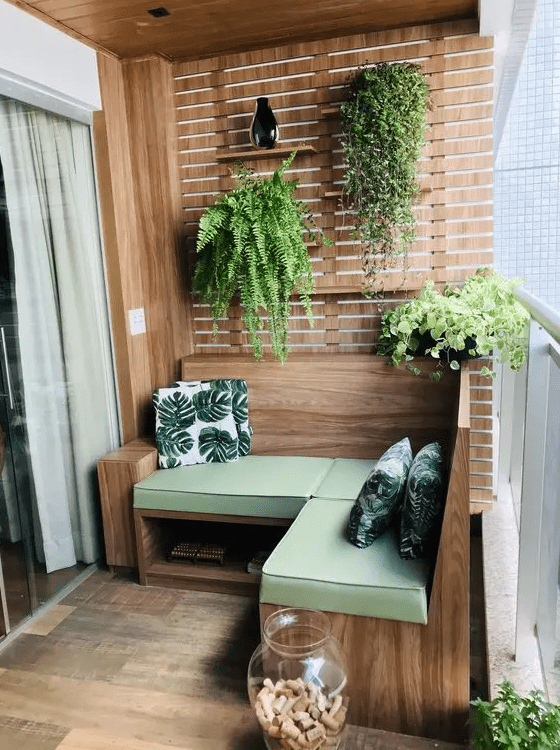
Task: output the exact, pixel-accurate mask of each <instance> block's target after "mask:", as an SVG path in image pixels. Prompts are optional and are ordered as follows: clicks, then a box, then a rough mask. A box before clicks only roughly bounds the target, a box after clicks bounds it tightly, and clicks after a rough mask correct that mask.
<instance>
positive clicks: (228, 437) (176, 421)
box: [153, 387, 239, 469]
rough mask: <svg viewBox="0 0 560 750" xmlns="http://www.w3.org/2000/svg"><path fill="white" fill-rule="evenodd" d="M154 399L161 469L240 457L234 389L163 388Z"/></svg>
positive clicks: (155, 394)
mask: <svg viewBox="0 0 560 750" xmlns="http://www.w3.org/2000/svg"><path fill="white" fill-rule="evenodd" d="M153 402H154V407H155V410H156V445H157V449H158V462H159V466H160V468H162V469H170V468H174V467H175V466H190V465H192V464H200V463H212V462H224V461H235V460H237V459H238V458H239V448H238V445H239V441H238V438H237V428H236V425H235V420H234V418H233V413H232V394H231V392H228V391H225V390H211V389H207V390H202V389H200V390H198V389H197V388H196V387H194V388H193V389H186V388H160V389H159V390H157V391H155V393H154V396H153Z"/></svg>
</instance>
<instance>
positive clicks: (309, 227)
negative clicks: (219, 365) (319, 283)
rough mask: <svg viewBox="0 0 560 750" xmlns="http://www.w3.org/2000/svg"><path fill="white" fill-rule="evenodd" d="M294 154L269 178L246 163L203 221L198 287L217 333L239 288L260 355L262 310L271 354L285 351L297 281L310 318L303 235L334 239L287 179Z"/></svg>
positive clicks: (323, 240) (246, 321)
mask: <svg viewBox="0 0 560 750" xmlns="http://www.w3.org/2000/svg"><path fill="white" fill-rule="evenodd" d="M295 155H296V151H293V152H292V154H291V155H290V156H289V157H288V158H287V159H286V160H285V161H284V162H283V163H282V165H281V166H280V167H279V168H278V169H277V170H276V171H275V172H274V173H273V175H272V177H270V178H265V177H262V176H259V175H257V174H255V173H254V172H253V170H250V169H247V168H245V167H242V168H241V169H240V170H239V172H238V174H237V187H235V188H234V189H233V190H232V191H231V192H229V193H225V194H224V195H221V196H220V197H219V198H218V200H217V201H216V203H215V204H214V205H212V206H209V207H208V208H207V209H206V211H205V212H204V214H203V215H202V217H201V219H200V223H199V229H198V237H197V262H196V266H195V272H194V279H193V291H194V292H195V293H197V294H198V295H199V296H200V298H201V300H202V301H203V302H206V303H207V304H208V305H209V306H210V310H211V312H212V318H213V321H214V323H213V332H214V334H215V333H217V331H218V321H219V319H220V318H222V317H224V316H226V315H227V312H228V308H229V305H230V303H231V301H232V298H233V297H234V296H235V295H238V296H239V301H240V303H241V305H242V307H243V313H242V320H243V323H244V325H245V328H246V330H247V332H248V334H249V340H250V342H251V344H252V346H253V352H254V355H255V357H256V359H260V358H261V357H262V353H263V352H262V339H261V332H262V331H263V329H264V321H263V313H266V317H267V325H268V332H269V334H270V338H271V345H272V353H273V356H274V357H275V358H276V359H279V360H280V361H281V362H284V360H285V359H286V357H287V355H288V323H289V317H290V296H291V294H292V293H293V291H294V289H296V290H297V292H298V293H299V298H300V301H301V304H302V305H303V308H304V310H305V312H306V314H307V317H308V319H309V322H310V324H311V325H313V316H312V311H311V295H312V293H313V290H314V288H315V284H314V280H313V276H312V269H311V260H310V258H309V254H308V251H307V247H306V245H305V239H306V238H309V239H310V240H312V241H315V242H318V243H324V244H332V243H331V242H330V240H328V239H327V238H326V237H325V236H324V235H323V232H322V231H321V230H320V229H319V228H318V227H316V225H315V223H314V221H313V217H312V215H311V213H310V212H309V209H308V207H307V206H306V204H305V203H303V202H302V201H300V200H298V199H297V198H296V197H295V196H294V192H295V190H296V188H297V186H298V184H299V183H298V181H297V180H284V179H283V175H284V173H285V172H286V170H287V169H288V168H289V166H290V164H291V163H292V161H293V160H294V157H295Z"/></svg>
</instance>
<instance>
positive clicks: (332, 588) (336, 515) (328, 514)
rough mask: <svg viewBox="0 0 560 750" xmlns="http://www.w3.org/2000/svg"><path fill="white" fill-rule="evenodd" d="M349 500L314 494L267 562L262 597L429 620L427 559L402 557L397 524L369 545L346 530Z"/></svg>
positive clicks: (352, 612)
mask: <svg viewBox="0 0 560 750" xmlns="http://www.w3.org/2000/svg"><path fill="white" fill-rule="evenodd" d="M351 506H352V501H351V500H340V499H329V498H314V499H312V500H310V501H309V502H308V503H307V504H306V505H305V506H304V508H303V509H302V510H301V512H300V514H299V515H298V517H297V518H296V520H295V521H294V522H293V524H292V525H291V526H290V528H289V530H288V531H287V533H286V534H285V535H284V537H283V538H282V539H281V541H280V542H279V544H278V545H277V546H276V548H275V549H274V551H273V552H272V554H271V555H270V557H269V558H268V560H267V561H266V563H265V565H264V567H263V574H262V579H261V588H260V601H261V602H263V603H270V604H280V605H285V606H287V607H307V608H312V609H320V610H323V611H326V612H342V613H345V614H350V615H362V616H365V617H381V618H386V619H391V620H403V621H407V622H418V623H426V622H427V618H428V593H427V591H428V583H429V577H430V570H429V563H428V561H426V560H402V559H401V558H400V557H399V552H398V540H397V537H396V533H395V531H394V530H393V529H389V530H388V531H387V532H386V533H385V534H383V535H382V536H380V537H378V538H377V539H376V540H375V541H374V542H373V543H372V544H371V545H370V546H369V547H368V548H367V549H358V548H357V547H355V546H354V545H353V544H350V542H349V541H348V538H347V535H346V529H347V525H348V515H349V513H350V508H351Z"/></svg>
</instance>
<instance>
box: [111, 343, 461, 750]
mask: <svg viewBox="0 0 560 750" xmlns="http://www.w3.org/2000/svg"><path fill="white" fill-rule="evenodd" d="M430 366H434V365H433V364H432V363H430V362H427V363H425V366H424V368H423V369H424V373H423V374H422V375H421V376H419V377H414V376H412V375H411V374H410V373H409V372H407V371H406V370H405V369H401V368H393V367H391V366H390V365H389V364H388V362H387V360H386V359H384V358H381V357H375V356H371V355H365V354H336V355H335V354H333V355H328V354H321V353H317V354H301V355H299V354H297V353H292V354H291V355H290V357H289V358H288V360H287V361H286V363H285V364H284V365H283V366H281V365H279V364H278V363H277V362H272V361H264V362H256V361H255V360H254V359H252V358H250V357H241V356H221V355H219V356H206V357H200V356H193V357H186V358H184V359H183V360H182V377H183V379H185V380H204V379H211V378H216V377H219V378H243V379H245V380H246V381H247V383H248V386H249V410H250V420H251V425H252V427H253V430H254V434H253V448H252V453H253V454H254V455H256V456H314V457H327V458H332V459H334V458H353V459H369V458H374V457H378V456H379V455H381V453H382V452H383V451H384V450H385V449H386V448H387V447H388V446H389V445H391V444H392V443H393V442H395V441H396V440H399V439H400V438H402V437H403V436H405V435H406V436H408V437H409V438H410V440H411V443H412V447H413V451H414V452H416V451H418V450H419V448H421V447H422V446H423V445H425V444H426V443H428V442H431V441H433V440H436V439H437V440H440V441H441V443H442V445H443V447H444V451H445V455H446V460H447V465H448V471H449V474H448V476H449V484H448V492H447V498H446V506H445V512H444V517H443V523H442V529H441V534H440V541H439V547H438V550H437V556H436V559H435V562H434V571H433V578H432V584H431V591H430V593H429V608H428V622H427V624H420V623H414V622H401V621H396V620H390V619H381V618H375V617H361V616H354V615H348V614H343V613H329V616H330V618H331V622H332V625H333V631H334V634H335V636H337V637H338V639H339V640H340V641H341V643H342V644H343V648H344V649H345V652H346V656H347V659H348V662H349V668H350V680H351V681H352V682H353V684H354V685H355V686H356V690H354V689H353V691H352V692H353V701H352V706H353V707H352V709H351V711H352V713H351V715H350V721H351V722H352V723H355V724H359V725H362V726H373V727H378V728H383V729H389V730H391V731H399V732H404V733H409V734H416V735H424V736H429V737H436V738H440V739H444V740H455V741H457V740H459V739H461V738H463V737H465V734H466V722H467V719H468V700H469V586H468V582H469V476H468V464H469V406H468V403H469V401H468V373H467V370H466V369H463V370H462V371H461V373H446V374H445V376H444V378H443V379H442V380H441V381H440V382H439V383H437V384H436V383H433V382H432V381H431V380H430V379H429V377H428V373H429V368H430ZM112 460H113V461H116V462H118V459H117V458H115V459H112ZM171 471H175V470H171ZM147 473H150V472H147ZM120 475H121V476H122V475H123V471H122V469H121V471H120ZM100 476H101V474H100ZM139 478H140V477H138V479H139ZM137 481H138V480H137ZM124 484H126V481H123V483H122V485H121V486H124ZM127 512H128V513H131V512H132V511H131V499H130V497H129V498H128V508H127ZM135 516H136V523H137V531H138V539H137V545H138V551H139V558H140V566H141V569H142V566H143V569H144V575H145V579H146V581H147V582H150V583H157V584H158V585H186V586H188V587H193V588H196V587H199V588H210V589H212V588H213V587H214V586H215V585H217V589H216V590H224V589H223V585H224V583H225V584H226V585H227V586H231V587H232V588H231V590H232V591H241V590H244V584H243V582H244V581H245V582H247V583H248V584H250V586H252V587H253V590H256V587H257V586H258V580H259V579H258V576H256V577H255V576H254V574H253V578H249V577H250V576H251V574H248V573H246V572H243V571H240V570H235V569H228V568H227V567H224V568H221V566H217V567H215V568H209V567H206V568H202V566H200V570H199V571H197V572H196V571H195V572H193V571H194V568H195V567H196V566H191V567H188V566H187V565H184V566H175V567H173V563H165V561H164V560H162V559H161V549H162V547H161V544H162V539H164V538H165V536H166V534H168V533H169V530H170V528H172V527H173V524H175V523H181V522H188V523H190V522H198V523H218V524H230V525H231V524H232V522H233V523H235V524H237V527H236V529H238V530H241V528H242V527H244V528H245V529H247V528H249V529H251V527H252V531H253V533H254V530H255V524H260V526H259V533H261V531H264V528H265V527H264V526H263V525H262V524H263V519H262V517H254V516H237V517H233V516H227V515H224V514H213V515H212V514H210V516H209V515H208V514H201V513H199V512H197V513H195V514H192V513H191V514H189V512H185V513H182V512H181V511H177V510H175V511H162V510H150V509H147V508H137V509H136V510H135ZM121 517H124V513H121ZM265 523H266V524H267V525H268V526H269V527H271V528H272V530H273V531H276V532H278V533H279V536H278V538H280V535H281V534H282V533H283V531H285V528H286V526H287V523H289V520H288V521H287V519H285V518H284V519H275V518H268V519H266V520H265ZM280 524H283V528H282V527H281V525H280ZM130 533H132V532H131V531H130ZM232 533H233V532H232ZM150 567H151V569H152V576H151V578H150V577H149V576H147V575H146V571H147V570H149V569H150ZM173 571H175V572H173ZM189 571H190V573H189ZM154 573H155V575H153V574H154ZM216 582H217V584H216ZM220 586H222V588H220ZM286 604H287V602H283V601H279V602H276V603H271V602H267V603H263V604H261V619H263V618H265V617H266V616H267V615H268V614H269V613H270V612H271V611H273V610H274V609H275V608H277V607H278V606H282V605H286ZM356 691H357V692H356Z"/></svg>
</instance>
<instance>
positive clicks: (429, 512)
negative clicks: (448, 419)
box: [399, 442, 445, 560]
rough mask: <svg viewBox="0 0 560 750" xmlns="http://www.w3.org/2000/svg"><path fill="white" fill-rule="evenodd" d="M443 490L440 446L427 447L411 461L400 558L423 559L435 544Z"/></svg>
mask: <svg viewBox="0 0 560 750" xmlns="http://www.w3.org/2000/svg"><path fill="white" fill-rule="evenodd" d="M444 489H445V487H444V476H443V454H442V449H441V445H440V444H439V443H438V442H435V443H429V444H428V445H425V446H424V447H423V448H422V449H421V450H419V451H418V453H417V454H416V456H415V457H414V460H413V461H412V465H411V467H410V470H409V472H408V478H407V480H406V489H405V494H404V501H403V508H402V513H401V527H400V541H399V553H400V556H401V557H402V558H404V559H408V560H409V559H413V558H416V557H422V556H423V555H426V554H429V553H430V551H431V548H432V547H433V546H434V545H435V544H436V541H437V532H438V528H439V525H440V522H441V515H442V513H443V504H444Z"/></svg>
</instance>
